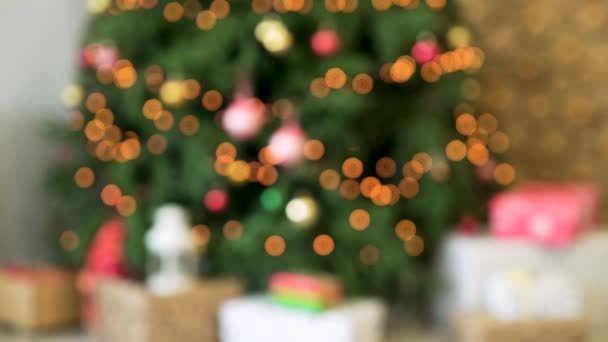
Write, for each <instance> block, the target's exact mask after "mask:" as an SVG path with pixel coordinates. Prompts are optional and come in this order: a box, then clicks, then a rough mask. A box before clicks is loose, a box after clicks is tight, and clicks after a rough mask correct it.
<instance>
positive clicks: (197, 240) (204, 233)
mask: <svg viewBox="0 0 608 342" xmlns="http://www.w3.org/2000/svg"><path fill="white" fill-rule="evenodd" d="M209 241H211V229H209V226H207V225H205V224H197V225H196V226H194V227H192V242H193V243H194V246H195V247H196V248H197V249H199V250H201V249H204V248H205V247H206V246H207V245H208V244H209Z"/></svg>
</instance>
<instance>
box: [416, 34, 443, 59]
mask: <svg viewBox="0 0 608 342" xmlns="http://www.w3.org/2000/svg"><path fill="white" fill-rule="evenodd" d="M439 53H441V49H439V45H438V44H437V42H435V41H432V40H421V41H418V42H416V44H414V47H412V57H414V59H415V60H416V62H418V63H420V64H424V63H428V62H430V61H432V60H433V58H435V57H436V56H437V55H439Z"/></svg>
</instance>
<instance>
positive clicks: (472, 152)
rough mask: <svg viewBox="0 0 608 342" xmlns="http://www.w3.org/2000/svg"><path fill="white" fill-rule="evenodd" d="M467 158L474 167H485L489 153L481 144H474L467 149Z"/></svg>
mask: <svg viewBox="0 0 608 342" xmlns="http://www.w3.org/2000/svg"><path fill="white" fill-rule="evenodd" d="M467 158H468V159H469V161H470V162H471V163H472V164H473V165H475V166H482V165H485V164H486V163H487V162H488V160H489V159H490V153H489V152H488V149H487V148H486V147H485V146H484V145H483V144H474V145H473V146H471V147H469V151H468V152H467Z"/></svg>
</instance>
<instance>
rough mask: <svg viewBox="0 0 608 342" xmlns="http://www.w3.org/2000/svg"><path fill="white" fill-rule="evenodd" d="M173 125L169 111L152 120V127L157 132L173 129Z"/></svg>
mask: <svg viewBox="0 0 608 342" xmlns="http://www.w3.org/2000/svg"><path fill="white" fill-rule="evenodd" d="M174 123H175V119H174V118H173V114H172V113H171V112H169V111H166V110H165V111H163V112H162V113H161V114H160V116H159V117H158V119H156V120H154V127H156V129H158V130H159V131H168V130H170V129H171V128H173V124H174Z"/></svg>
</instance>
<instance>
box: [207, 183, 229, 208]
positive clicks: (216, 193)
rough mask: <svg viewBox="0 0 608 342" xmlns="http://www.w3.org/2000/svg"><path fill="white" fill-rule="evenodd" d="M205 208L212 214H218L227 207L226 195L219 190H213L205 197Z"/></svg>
mask: <svg viewBox="0 0 608 342" xmlns="http://www.w3.org/2000/svg"><path fill="white" fill-rule="evenodd" d="M203 202H204V204H205V208H207V210H209V211H210V212H212V213H219V212H222V211H224V210H225V209H226V208H227V207H228V202H229V200H228V194H227V193H226V191H224V190H221V189H214V190H211V191H209V192H208V193H207V194H206V195H205V199H204V200H203Z"/></svg>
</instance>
